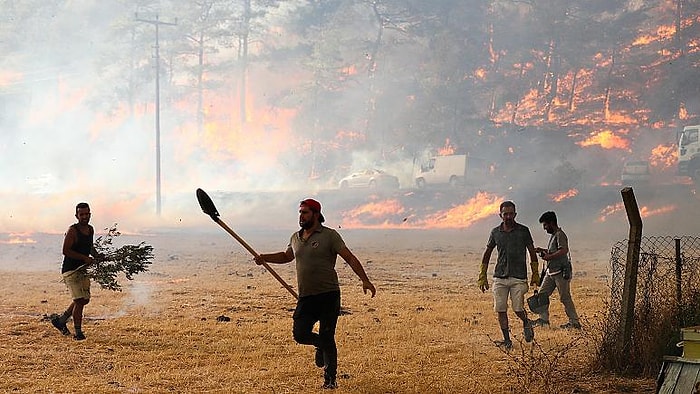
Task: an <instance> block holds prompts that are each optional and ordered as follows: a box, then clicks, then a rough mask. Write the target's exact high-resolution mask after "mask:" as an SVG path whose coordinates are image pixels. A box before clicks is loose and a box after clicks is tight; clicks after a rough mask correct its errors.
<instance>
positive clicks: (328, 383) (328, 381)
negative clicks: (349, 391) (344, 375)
mask: <svg viewBox="0 0 700 394" xmlns="http://www.w3.org/2000/svg"><path fill="white" fill-rule="evenodd" d="M321 387H322V388H324V389H331V390H333V389H337V388H338V383H337V382H336V381H335V378H325V381H324V382H323V386H321Z"/></svg>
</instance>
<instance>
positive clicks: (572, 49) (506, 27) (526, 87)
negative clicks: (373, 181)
mask: <svg viewBox="0 0 700 394" xmlns="http://www.w3.org/2000/svg"><path fill="white" fill-rule="evenodd" d="M4 10H5V11H4V14H5V15H6V17H7V21H6V22H5V23H3V27H2V30H0V36H2V40H0V45H1V46H2V49H3V53H5V54H6V56H4V58H3V60H2V68H1V69H0V104H2V105H0V125H1V127H2V130H3V132H2V140H0V157H1V159H0V160H2V167H1V168H2V171H3V180H4V181H5V182H3V186H2V188H0V196H2V199H3V203H4V204H3V205H4V207H5V210H6V214H5V215H3V217H2V219H0V231H2V232H6V233H20V232H26V231H30V232H31V231H47V232H59V231H62V230H63V229H62V228H61V226H60V225H59V224H58V223H61V222H60V221H57V220H56V219H55V218H54V217H55V216H56V215H55V212H59V211H62V210H65V207H70V206H71V205H72V204H73V203H74V201H77V200H80V199H84V200H90V201H92V203H93V205H94V206H96V207H102V208H101V209H100V210H101V211H102V212H103V213H104V214H105V216H106V218H105V220H106V222H120V223H123V228H125V229H129V228H132V229H134V230H137V229H143V228H152V227H158V226H166V227H178V226H196V225H199V224H200V223H201V222H198V221H197V219H195V217H196V215H195V214H193V213H192V212H190V211H192V210H195V211H196V209H194V208H193V203H192V201H191V200H192V196H191V194H192V193H193V190H195V189H196V188H197V187H200V186H201V187H207V188H208V189H211V190H217V191H218V192H220V193H221V195H222V196H227V197H230V198H231V201H230V202H229V205H230V207H231V209H233V210H234V214H235V215H242V212H244V211H245V209H244V208H243V207H241V205H242V204H246V203H252V204H254V205H264V206H265V207H266V210H267V211H268V212H269V217H271V218H274V217H278V216H279V214H278V212H285V211H286V210H288V209H290V207H293V205H294V204H293V201H295V200H296V199H298V198H301V197H304V196H305V195H311V194H313V195H319V196H322V197H323V198H326V200H327V202H328V203H329V205H330V206H332V207H334V208H335V209H337V211H338V212H337V215H336V217H335V220H336V223H337V224H338V226H342V227H344V228H426V229H427V228H468V227H470V226H473V225H474V223H476V222H479V221H480V220H482V219H484V218H488V217H491V216H494V213H495V211H494V205H495V206H497V203H498V201H500V200H503V199H514V200H527V201H537V202H536V203H534V202H528V205H531V206H532V209H546V208H547V206H548V205H549V206H551V205H552V204H554V206H555V207H556V206H557V205H561V206H562V207H566V209H573V210H574V211H576V212H579V213H580V212H583V211H585V214H586V215H587V216H588V217H590V223H600V221H605V218H606V217H608V216H609V215H610V214H613V215H614V214H615V212H617V211H618V210H617V209H616V208H615V207H616V206H617V204H618V203H619V198H618V197H619V196H617V195H616V194H615V192H616V190H617V189H619V188H620V187H621V186H623V183H622V181H621V179H620V174H621V171H622V167H623V165H624V163H626V162H628V161H630V160H643V161H648V163H649V166H650V173H651V176H650V180H649V182H648V183H645V184H641V185H638V187H639V188H642V189H651V190H653V191H655V192H656V193H654V194H653V198H650V200H649V201H644V203H645V204H646V205H645V206H648V207H647V211H646V212H647V214H648V215H665V214H667V213H669V212H674V211H683V210H684V209H686V208H687V207H692V206H694V205H693V204H695V205H696V204H697V199H698V197H697V193H696V186H695V185H694V184H693V182H692V180H691V179H690V178H689V177H684V176H677V175H676V173H677V161H678V142H677V139H678V131H679V130H680V129H682V127H683V126H685V125H689V124H697V123H700V116H698V114H699V113H700V100H699V99H698V97H700V83H699V82H698V78H697V73H698V67H699V65H700V58H699V56H700V47H699V46H700V41H699V40H698V38H697V37H700V33H699V30H700V17H698V15H700V12H698V11H699V10H698V9H697V4H695V3H692V2H687V1H683V0H676V1H662V2H655V3H653V4H652V3H647V2H641V1H613V2H594V3H590V4H588V3H587V4H579V3H577V2H573V1H563V0H559V1H545V2H537V3H517V2H508V1H488V2H472V3H468V4H465V3H464V2H458V1H448V2H443V3H441V4H440V5H439V6H438V5H436V4H432V3H426V2H422V1H409V2H395V1H372V2H365V1H360V2H350V1H338V2H332V3H328V4H316V3H313V2H306V1H268V2H263V1H249V2H244V4H237V5H233V4H230V2H226V1H218V0H209V1H204V2H200V3H197V4H191V3H186V4H185V3H180V2H178V1H150V2H120V3H118V4H117V3H115V4H109V5H105V4H96V3H95V4H93V3H75V2H66V1H58V2H53V3H52V4H51V5H48V4H45V3H44V2H38V1H27V2H22V3H21V4H16V3H9V4H6V6H5V8H4ZM135 15H136V16H135ZM76 18H78V19H84V20H91V21H92V22H93V23H85V24H84V25H83V26H80V27H77V26H75V25H74V24H73V23H72V22H71V21H73V20H75V19H76ZM144 21H145V22H148V23H143V22H144ZM154 44H155V45H154ZM156 50H157V53H156V52H155V51H156ZM154 87H155V91H154ZM460 154H464V155H468V156H469V157H470V158H471V159H473V160H474V162H475V163H477V164H475V165H471V166H470V167H469V170H468V171H467V176H466V178H467V181H466V182H465V185H464V186H462V187H459V188H451V189H448V188H429V189H427V190H421V189H419V188H418V187H417V186H418V185H417V184H416V178H415V174H416V171H417V168H419V167H420V165H421V161H422V160H424V159H425V158H429V157H431V156H441V155H443V156H444V155H460ZM368 168H380V169H382V170H385V171H386V172H388V173H390V174H393V175H395V176H396V177H398V178H399V180H400V189H399V190H396V191H394V192H393V193H389V192H386V191H380V192H374V191H368V192H364V191H359V190H358V191H352V192H351V193H344V192H341V191H338V190H337V189H338V180H339V179H341V178H342V177H344V176H346V175H347V174H349V173H351V172H352V171H357V170H364V169H368ZM477 172H478V173H479V174H480V176H479V177H471V179H470V176H471V175H472V174H473V173H477ZM88 185H89V186H88ZM634 186H637V185H634ZM161 188H162V190H161ZM664 190H665V191H666V192H662V191H664ZM161 192H162V193H161ZM270 193H275V194H278V195H283V196H288V197H289V199H290V200H291V202H290V203H288V204H285V203H284V202H282V201H281V199H272V198H271V197H267V195H269V194H270ZM644 194H645V191H644V190H643V195H644ZM650 194H651V193H650ZM271 200H274V201H271ZM161 204H162V207H163V212H162V214H161V212H160V207H161ZM291 209H293V208H291ZM27 218H28V219H27ZM13 239H14V238H13Z"/></svg>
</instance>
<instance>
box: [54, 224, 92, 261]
mask: <svg viewBox="0 0 700 394" xmlns="http://www.w3.org/2000/svg"><path fill="white" fill-rule="evenodd" d="M71 228H74V229H75V233H76V234H78V240H77V241H76V242H75V243H74V244H73V246H71V248H70V249H71V250H72V251H75V252H78V253H80V254H84V255H86V256H89V255H90V252H91V251H92V246H93V245H92V236H93V233H94V230H93V229H92V227H90V234H89V235H85V234H83V233H82V232H80V230H79V229H78V224H77V223H76V224H74V225H72V226H71ZM83 264H85V262H84V261H82V260H76V259H73V258H70V257H68V256H64V257H63V266H62V269H61V273H63V272H68V271H73V270H74V269H77V268H78V267H80V266H81V265H83Z"/></svg>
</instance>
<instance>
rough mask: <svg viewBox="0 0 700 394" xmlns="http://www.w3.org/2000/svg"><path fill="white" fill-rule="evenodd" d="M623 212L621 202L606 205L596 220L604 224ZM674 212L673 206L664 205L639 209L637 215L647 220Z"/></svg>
mask: <svg viewBox="0 0 700 394" xmlns="http://www.w3.org/2000/svg"><path fill="white" fill-rule="evenodd" d="M624 210H625V204H624V203H623V202H619V203H617V204H615V205H608V206H607V207H605V208H604V209H603V210H602V211H601V212H600V213H601V216H600V217H599V218H598V221H599V222H604V221H605V220H606V219H607V218H608V217H609V216H610V215H613V214H615V213H617V212H621V211H624ZM675 210H676V207H675V206H674V205H665V206H663V207H660V208H650V207H648V206H643V207H641V208H639V215H640V216H641V217H642V218H648V217H650V216H656V215H662V214H665V213H669V212H673V211H675Z"/></svg>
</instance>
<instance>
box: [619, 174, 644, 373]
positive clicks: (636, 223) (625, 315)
mask: <svg viewBox="0 0 700 394" xmlns="http://www.w3.org/2000/svg"><path fill="white" fill-rule="evenodd" d="M621 194H622V201H624V203H625V211H626V212H627V221H628V222H629V224H630V231H629V241H628V245H627V264H625V287H624V288H623V290H622V341H621V342H622V349H621V351H622V355H623V359H627V358H628V357H629V351H630V345H631V343H630V342H631V340H632V329H633V327H634V302H635V300H636V295H637V294H636V293H637V273H638V271H639V251H640V248H641V242H642V217H641V215H640V214H639V206H638V205H637V200H636V199H635V197H634V191H633V190H632V188H631V187H625V188H623V189H622V191H621Z"/></svg>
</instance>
